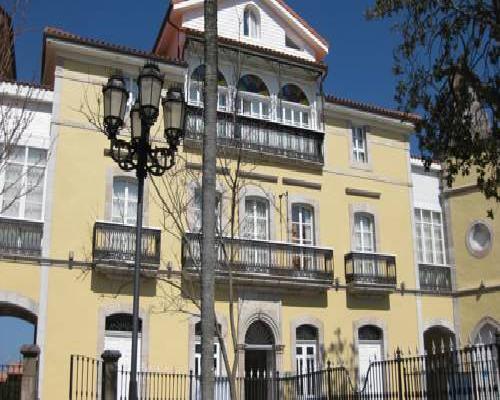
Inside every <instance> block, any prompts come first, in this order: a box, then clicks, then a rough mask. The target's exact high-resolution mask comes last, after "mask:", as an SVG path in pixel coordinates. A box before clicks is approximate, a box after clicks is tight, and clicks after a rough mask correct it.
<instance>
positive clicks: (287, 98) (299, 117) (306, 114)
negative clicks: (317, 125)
mask: <svg viewBox="0 0 500 400" xmlns="http://www.w3.org/2000/svg"><path fill="white" fill-rule="evenodd" d="M279 98H280V100H281V107H280V109H279V114H280V118H281V120H282V121H283V122H284V123H285V124H288V125H296V126H300V127H303V128H309V127H310V119H311V115H310V114H311V107H310V105H309V100H308V99H307V97H306V95H305V93H304V92H303V91H302V89H301V88H299V87H298V86H297V85H294V84H292V83H289V84H287V85H285V86H283V87H282V88H281V90H280V92H279Z"/></svg>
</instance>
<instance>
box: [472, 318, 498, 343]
mask: <svg viewBox="0 0 500 400" xmlns="http://www.w3.org/2000/svg"><path fill="white" fill-rule="evenodd" d="M496 332H497V327H496V326H494V325H493V324H492V323H489V322H486V323H485V324H484V325H483V326H482V327H481V329H480V330H479V332H478V333H477V335H476V337H475V338H474V344H494V343H495V335H496Z"/></svg>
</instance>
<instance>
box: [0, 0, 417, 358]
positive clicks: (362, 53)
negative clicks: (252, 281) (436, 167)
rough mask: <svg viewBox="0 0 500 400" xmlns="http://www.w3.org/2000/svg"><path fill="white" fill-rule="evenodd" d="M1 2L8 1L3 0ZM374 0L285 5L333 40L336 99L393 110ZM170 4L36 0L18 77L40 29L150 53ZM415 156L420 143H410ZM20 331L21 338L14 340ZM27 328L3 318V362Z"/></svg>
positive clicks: (383, 28)
mask: <svg viewBox="0 0 500 400" xmlns="http://www.w3.org/2000/svg"><path fill="white" fill-rule="evenodd" d="M0 3H3V1H0ZM371 3H372V1H369V0H355V1H340V0H288V4H289V5H290V6H291V7H292V8H293V9H295V11H297V12H298V13H299V14H300V15H301V16H302V17H304V18H305V19H306V21H308V22H309V23H310V24H311V25H312V26H313V27H314V28H315V29H316V30H317V31H318V32H319V33H320V34H321V35H323V36H324V37H325V38H326V39H327V40H328V41H329V43H330V54H329V55H328V58H327V60H326V61H327V63H328V65H329V76H328V78H327V80H326V82H325V91H326V92H327V93H329V94H335V95H336V96H340V97H346V98H351V99H354V100H359V101H364V102H369V103H373V104H377V105H380V106H385V107H396V104H395V102H394V99H393V97H394V88H395V86H396V81H395V79H394V77H393V75H392V72H391V67H392V51H393V48H394V46H395V44H396V43H397V37H395V35H394V34H393V33H391V31H390V23H389V22H388V21H382V22H369V21H366V20H365V18H364V11H365V10H366V8H367V7H368V6H369V5H370V4H371ZM167 7H168V1H167V0H142V1H132V0H121V1H118V0H104V1H103V0H99V1H98V0H85V1H84V0H71V1H68V0H31V1H30V4H29V6H28V9H27V14H26V16H25V17H24V19H23V23H22V28H23V33H22V34H21V35H20V36H19V37H18V40H17V42H16V56H17V70H18V79H20V80H27V81H31V80H34V81H38V80H39V74H40V60H41V54H42V31H43V28H44V27H45V26H54V27H58V28H61V29H64V30H67V31H70V32H73V33H76V34H78V35H82V36H86V37H92V38H97V39H101V40H105V41H108V42H112V43H117V44H123V45H127V46H130V47H134V48H138V49H144V50H150V49H151V47H152V46H153V43H154V40H155V38H156V34H157V32H158V29H159V26H160V24H161V22H162V19H163V17H164V14H165V11H166V9H167ZM413 149H414V151H416V148H415V146H413ZM19 327H21V332H22V334H20V335H17V334H16V335H13V334H11V333H12V332H15V331H16V330H15V328H19ZM30 329H32V328H31V327H29V326H26V325H24V323H22V322H19V321H12V320H11V319H8V322H7V319H4V318H2V319H0V362H2V359H3V358H4V357H5V355H6V354H10V353H11V351H10V349H12V348H17V347H18V345H20V344H21V343H22V342H23V341H25V340H27V338H28V339H29V338H30V337H31V336H30V335H32V333H29V332H32V331H30Z"/></svg>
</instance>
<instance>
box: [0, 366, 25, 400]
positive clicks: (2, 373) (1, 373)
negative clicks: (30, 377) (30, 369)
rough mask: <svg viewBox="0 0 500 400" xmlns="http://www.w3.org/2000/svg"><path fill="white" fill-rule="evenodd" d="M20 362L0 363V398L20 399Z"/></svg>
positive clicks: (21, 374) (21, 368) (8, 399)
mask: <svg viewBox="0 0 500 400" xmlns="http://www.w3.org/2000/svg"><path fill="white" fill-rule="evenodd" d="M22 377H23V367H22V362H15V363H11V364H4V365H2V364H0V399H1V400H21V380H22Z"/></svg>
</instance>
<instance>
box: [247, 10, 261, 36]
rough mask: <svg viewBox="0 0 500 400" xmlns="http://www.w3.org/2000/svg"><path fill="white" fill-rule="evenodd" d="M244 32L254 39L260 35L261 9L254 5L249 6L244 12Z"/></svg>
mask: <svg viewBox="0 0 500 400" xmlns="http://www.w3.org/2000/svg"><path fill="white" fill-rule="evenodd" d="M243 34H244V35H245V36H246V37H249V38H252V39H258V38H259V37H260V16H259V11H258V10H257V9H256V8H255V7H253V6H247V7H246V8H245V11H244V13H243Z"/></svg>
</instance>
